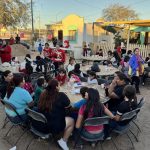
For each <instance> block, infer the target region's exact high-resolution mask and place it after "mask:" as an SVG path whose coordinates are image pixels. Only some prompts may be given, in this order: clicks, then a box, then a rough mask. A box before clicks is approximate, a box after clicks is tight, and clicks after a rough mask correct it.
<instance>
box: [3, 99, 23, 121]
mask: <svg viewBox="0 0 150 150" xmlns="http://www.w3.org/2000/svg"><path fill="white" fill-rule="evenodd" d="M1 102H2V104H3V105H4V106H5V108H7V109H9V110H11V111H13V112H14V113H16V115H17V116H18V117H19V118H20V119H21V120H22V118H21V116H20V115H19V113H18V112H17V110H16V107H15V106H14V105H13V104H11V103H9V101H4V100H1Z"/></svg>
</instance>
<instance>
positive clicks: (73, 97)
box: [60, 82, 109, 103]
mask: <svg viewBox="0 0 150 150" xmlns="http://www.w3.org/2000/svg"><path fill="white" fill-rule="evenodd" d="M82 84H83V86H86V87H89V88H95V89H97V90H98V91H99V94H100V100H101V102H102V103H105V102H106V101H108V100H109V98H107V97H106V96H105V90H104V89H103V88H102V87H101V85H97V84H96V85H88V84H87V83H85V82H82ZM80 88H81V87H77V88H73V86H69V85H68V84H65V85H63V86H61V87H60V92H64V93H66V94H67V96H68V97H69V99H70V101H71V102H72V103H75V102H77V101H79V100H80V99H82V97H81V95H80V94H74V93H73V90H74V89H80Z"/></svg>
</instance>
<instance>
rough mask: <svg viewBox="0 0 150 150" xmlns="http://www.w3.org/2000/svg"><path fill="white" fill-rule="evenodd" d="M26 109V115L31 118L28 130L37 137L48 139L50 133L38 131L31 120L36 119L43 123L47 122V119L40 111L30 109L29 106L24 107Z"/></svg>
mask: <svg viewBox="0 0 150 150" xmlns="http://www.w3.org/2000/svg"><path fill="white" fill-rule="evenodd" d="M26 111H27V115H28V116H29V117H30V118H31V124H30V131H31V132H32V133H33V134H34V135H36V136H37V137H39V138H41V139H48V138H49V137H50V135H51V133H47V134H45V133H42V132H40V131H38V130H37V129H36V128H35V127H34V126H33V124H32V121H38V122H40V123H43V124H47V119H46V117H45V116H44V115H43V114H41V113H38V112H36V111H34V110H31V109H29V108H27V109H26ZM33 140H34V138H33V139H32V140H31V141H30V143H29V144H28V146H27V148H26V150H27V149H28V148H29V147H30V145H31V143H32V141H33Z"/></svg>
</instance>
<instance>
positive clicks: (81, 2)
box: [74, 0, 101, 9]
mask: <svg viewBox="0 0 150 150" xmlns="http://www.w3.org/2000/svg"><path fill="white" fill-rule="evenodd" d="M74 2H76V3H79V4H82V5H86V6H88V7H90V8H91V7H93V8H96V9H101V8H100V7H97V6H94V5H91V4H89V3H86V2H83V1H81V0H80V1H79V0H74Z"/></svg>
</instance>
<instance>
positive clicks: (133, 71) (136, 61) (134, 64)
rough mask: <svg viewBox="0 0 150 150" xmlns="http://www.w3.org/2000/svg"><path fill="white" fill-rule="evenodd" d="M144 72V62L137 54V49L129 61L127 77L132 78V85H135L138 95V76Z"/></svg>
mask: <svg viewBox="0 0 150 150" xmlns="http://www.w3.org/2000/svg"><path fill="white" fill-rule="evenodd" d="M143 72H144V60H143V59H142V56H141V55H140V53H139V49H138V48H135V49H134V54H133V55H132V57H131V58H130V61H129V75H130V76H131V78H132V83H131V84H133V83H135V88H136V92H137V93H140V90H139V84H140V75H142V74H143Z"/></svg>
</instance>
